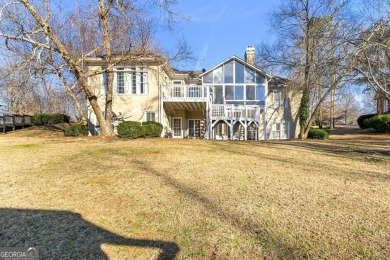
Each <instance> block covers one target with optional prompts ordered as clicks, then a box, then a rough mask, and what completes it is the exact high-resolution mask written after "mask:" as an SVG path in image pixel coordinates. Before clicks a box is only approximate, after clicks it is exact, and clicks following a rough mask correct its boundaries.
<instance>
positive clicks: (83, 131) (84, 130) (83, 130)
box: [64, 125, 88, 136]
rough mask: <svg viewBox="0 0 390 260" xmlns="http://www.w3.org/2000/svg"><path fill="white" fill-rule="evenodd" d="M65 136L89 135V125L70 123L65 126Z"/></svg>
mask: <svg viewBox="0 0 390 260" xmlns="http://www.w3.org/2000/svg"><path fill="white" fill-rule="evenodd" d="M64 134H65V136H81V135H88V127H87V126H86V125H70V126H68V127H67V128H65V132H64Z"/></svg>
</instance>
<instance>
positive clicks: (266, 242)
mask: <svg viewBox="0 0 390 260" xmlns="http://www.w3.org/2000/svg"><path fill="white" fill-rule="evenodd" d="M0 198H1V200H0V247H1V246H38V247H39V248H40V251H41V254H42V256H43V257H44V258H50V259H53V258H56V259H67V258H68V259H74V258H91V259H92V258H93V259H98V258H107V257H108V258H110V259H156V258H158V257H160V258H167V259H169V258H172V257H176V258H177V259H188V258H189V259H199V258H205V259H210V258H214V259H227V258H229V259H261V258H264V257H267V258H305V257H306V258H327V259H334V258H343V259H353V258H361V259H371V258H374V259H385V258H387V257H389V256H390V136H389V137H388V138H386V137H385V138H383V137H382V138H366V139H359V140H354V139H348V140H342V139H339V140H327V141H305V142H302V141H274V142H266V143H265V142H249V141H248V142H238V141H237V142H230V141H207V140H172V139H160V138H157V139H145V140H120V139H104V138H96V137H89V138H87V137H85V138H64V137H62V134H61V133H60V132H49V131H48V130H39V129H38V130H25V131H21V132H17V133H9V134H6V135H0Z"/></svg>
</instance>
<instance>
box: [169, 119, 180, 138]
mask: <svg viewBox="0 0 390 260" xmlns="http://www.w3.org/2000/svg"><path fill="white" fill-rule="evenodd" d="M175 119H180V124H181V125H180V136H175V126H174V121H175ZM171 129H172V138H183V118H182V117H172V125H171Z"/></svg>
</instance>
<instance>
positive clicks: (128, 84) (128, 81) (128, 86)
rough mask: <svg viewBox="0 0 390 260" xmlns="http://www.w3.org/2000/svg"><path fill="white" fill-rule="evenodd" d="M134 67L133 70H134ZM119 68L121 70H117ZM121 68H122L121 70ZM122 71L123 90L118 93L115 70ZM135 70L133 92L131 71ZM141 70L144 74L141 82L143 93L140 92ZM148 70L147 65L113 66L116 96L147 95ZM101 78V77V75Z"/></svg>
mask: <svg viewBox="0 0 390 260" xmlns="http://www.w3.org/2000/svg"><path fill="white" fill-rule="evenodd" d="M134 68H135V70H134ZM140 68H142V69H140ZM118 69H121V70H118ZM122 69H123V70H122ZM119 71H120V72H124V81H125V86H124V87H125V91H124V93H118V92H117V72H119ZM134 72H135V77H136V82H135V84H136V93H135V94H133V93H132V92H133V85H132V83H133V77H134V75H133V73H134ZM141 72H143V73H145V74H146V75H145V74H144V77H143V79H144V81H143V82H142V83H143V84H144V93H140V91H141ZM149 74H150V73H149V70H148V67H140V66H136V67H115V68H114V84H113V85H114V94H115V95H118V96H148V95H149ZM102 78H103V77H102Z"/></svg>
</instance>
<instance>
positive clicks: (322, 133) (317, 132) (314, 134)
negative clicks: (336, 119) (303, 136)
mask: <svg viewBox="0 0 390 260" xmlns="http://www.w3.org/2000/svg"><path fill="white" fill-rule="evenodd" d="M329 132H330V131H329V130H326V129H317V128H311V129H310V131H309V134H308V135H307V137H308V138H311V139H322V140H324V139H328V138H329Z"/></svg>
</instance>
